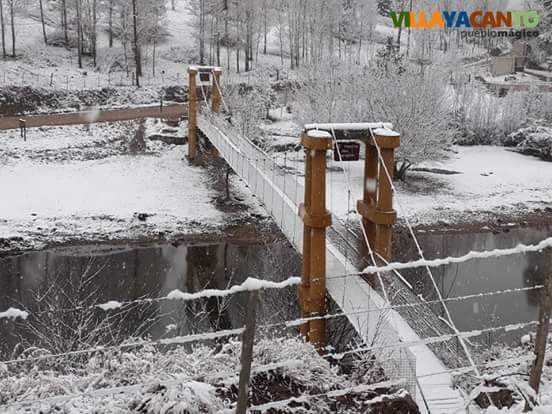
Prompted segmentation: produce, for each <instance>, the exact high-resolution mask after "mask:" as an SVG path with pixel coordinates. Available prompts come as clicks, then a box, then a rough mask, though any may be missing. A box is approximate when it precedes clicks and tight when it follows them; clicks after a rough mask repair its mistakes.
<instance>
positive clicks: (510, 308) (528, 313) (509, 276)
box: [400, 227, 552, 344]
mask: <svg viewBox="0 0 552 414" xmlns="http://www.w3.org/2000/svg"><path fill="white" fill-rule="evenodd" d="M551 234H552V227H541V228H528V227H516V228H511V229H509V231H508V232H500V233H498V234H493V233H491V232H484V233H471V234H461V233H449V234H432V233H424V234H419V241H420V244H421V246H422V249H423V251H424V254H425V256H426V258H428V259H432V258H439V257H447V256H462V255H464V254H466V253H468V252H469V251H471V250H478V251H483V250H491V249H495V248H499V249H503V248H510V247H514V246H516V245H517V244H518V243H524V244H533V243H537V242H539V241H541V240H542V239H544V238H547V237H550V235H551ZM412 254H413V253H412V252H410V253H408V256H410V257H414V256H413V255H412ZM400 259H401V260H404V257H403V258H400ZM551 265H552V255H551V252H550V249H547V250H545V251H544V252H536V253H529V254H523V255H512V256H506V257H500V258H488V259H479V260H472V261H468V262H465V263H461V264H453V265H448V266H442V267H439V268H433V274H434V276H435V279H436V281H437V284H438V286H439V290H440V291H441V293H442V294H443V296H444V297H446V298H452V297H458V296H464V295H471V294H476V293H483V292H491V291H497V290H504V289H515V288H523V287H530V286H534V285H539V284H542V283H543V280H544V275H545V274H546V273H547V272H550V271H551V270H552V266H551ZM403 275H404V276H405V277H406V278H407V280H408V281H409V282H410V283H411V284H412V285H413V286H414V289H415V291H416V293H418V294H422V295H423V296H424V298H426V299H436V298H437V296H436V294H435V290H434V288H433V285H432V284H431V282H430V280H429V277H428V275H427V271H426V270H425V269H423V270H417V271H415V272H413V271H407V272H404V273H403ZM539 301H540V291H524V292H516V293H509V294H501V295H494V296H486V297H480V298H473V299H468V300H461V301H453V302H448V304H447V305H448V307H449V310H450V312H451V314H452V317H453V319H454V322H455V324H456V325H457V327H458V328H459V329H460V330H462V331H465V330H472V329H481V328H487V327H492V326H498V325H506V324H512V323H519V322H527V321H532V320H536V319H537V317H538V307H539ZM436 311H437V312H438V313H439V314H442V313H443V312H442V309H436ZM525 332H527V330H524V331H520V330H518V331H510V332H503V331H502V332H497V333H492V334H489V335H487V334H484V336H483V337H480V338H479V340H484V341H485V342H495V341H504V342H509V343H512V344H515V343H519V339H520V337H521V336H522V335H523V333H525Z"/></svg>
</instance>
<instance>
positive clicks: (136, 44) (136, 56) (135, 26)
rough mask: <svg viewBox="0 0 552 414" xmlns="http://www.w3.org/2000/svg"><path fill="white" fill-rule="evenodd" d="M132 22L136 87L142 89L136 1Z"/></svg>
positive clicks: (133, 6) (134, 0)
mask: <svg viewBox="0 0 552 414" xmlns="http://www.w3.org/2000/svg"><path fill="white" fill-rule="evenodd" d="M132 21H133V32H134V63H135V64H136V86H138V87H140V77H141V76H142V62H141V61H140V46H139V41H138V23H137V21H138V11H137V10H136V0H132Z"/></svg>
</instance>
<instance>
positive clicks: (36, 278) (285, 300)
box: [0, 242, 300, 355]
mask: <svg viewBox="0 0 552 414" xmlns="http://www.w3.org/2000/svg"><path fill="white" fill-rule="evenodd" d="M299 272H300V262H299V258H298V256H297V255H296V254H295V252H294V250H293V249H292V248H291V247H290V246H289V244H287V243H284V242H275V243H270V244H251V243H250V244H243V243H241V244H240V243H216V244H213V243H211V244H194V245H191V244H190V245H185V244H182V245H177V246H175V245H171V244H156V245H148V246H102V245H94V246H83V247H72V248H62V249H52V250H46V251H41V252H32V253H28V254H24V255H20V256H15V257H6V258H2V259H0V292H1V295H0V310H4V309H7V308H8V307H9V306H17V307H19V308H26V309H28V310H29V311H30V313H31V315H33V316H32V317H31V318H30V319H29V320H28V321H25V322H17V323H14V322H11V321H6V320H2V321H0V337H1V338H2V340H1V342H0V354H4V355H6V353H8V352H9V353H11V351H12V350H13V348H14V346H15V345H16V344H17V343H21V344H22V345H23V346H24V347H28V346H31V345H33V346H41V347H45V348H48V349H49V350H51V351H60V352H63V351H66V350H72V349H79V348H82V347H83V344H84V343H86V344H87V345H88V346H94V345H100V344H103V345H106V344H110V343H120V342H121V341H122V340H124V339H126V338H129V337H133V336H134V337H136V336H139V337H143V336H144V335H147V336H150V337H152V338H154V339H157V338H160V337H164V336H167V335H169V336H173V335H186V334H192V333H198V332H206V331H212V330H219V329H228V328H232V327H237V326H241V324H242V321H243V312H244V307H245V304H246V303H247V294H245V293H243V294H237V295H232V296H229V297H225V298H209V299H204V300H196V301H188V302H182V301H167V300H164V301H155V302H150V303H142V304H140V305H136V304H135V305H129V306H124V307H123V308H122V309H118V310H114V311H109V312H107V313H106V312H104V311H100V310H98V309H92V310H87V311H83V310H82V309H80V310H79V311H74V312H61V311H60V310H62V309H74V308H82V307H86V306H87V305H90V304H98V303H105V302H108V301H110V300H116V301H125V300H133V299H138V298H155V297H159V296H164V295H166V294H167V293H169V292H170V291H171V290H173V289H180V290H182V291H188V292H197V291H200V290H203V289H227V288H228V287H229V286H231V285H234V284H240V283H242V282H243V281H244V280H245V279H247V278H248V277H257V278H263V279H267V280H283V279H285V278H287V277H289V276H290V275H297V274H299ZM295 297H296V295H295V290H294V289H293V288H289V289H283V290H279V291H277V292H276V291H270V290H267V291H265V292H264V293H263V294H262V295H261V299H260V302H259V309H258V315H259V320H261V321H263V322H266V323H268V322H274V321H281V320H285V319H293V318H295V317H297V310H296V301H295Z"/></svg>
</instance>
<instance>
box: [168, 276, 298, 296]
mask: <svg viewBox="0 0 552 414" xmlns="http://www.w3.org/2000/svg"><path fill="white" fill-rule="evenodd" d="M299 284H301V278H300V277H290V278H288V279H286V280H284V281H282V282H272V281H270V280H261V279H255V278H252V277H248V278H247V279H246V280H245V281H244V282H243V283H242V284H241V285H234V286H232V287H231V288H229V289H225V290H219V289H203V290H201V291H199V292H195V293H188V292H182V291H181V290H178V289H175V290H173V291H171V292H169V294H168V295H167V296H166V297H167V299H174V300H193V299H199V298H206V297H224V296H229V295H233V294H235V293H238V292H246V291H251V290H260V289H282V288H285V287H288V286H296V285H299Z"/></svg>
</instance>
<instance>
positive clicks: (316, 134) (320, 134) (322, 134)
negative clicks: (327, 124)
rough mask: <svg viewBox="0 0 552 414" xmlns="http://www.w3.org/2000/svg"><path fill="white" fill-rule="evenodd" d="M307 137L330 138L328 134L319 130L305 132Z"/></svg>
mask: <svg viewBox="0 0 552 414" xmlns="http://www.w3.org/2000/svg"><path fill="white" fill-rule="evenodd" d="M307 136H309V137H310V138H331V137H332V136H331V135H330V133H329V132H327V131H323V130H319V129H311V130H309V131H307Z"/></svg>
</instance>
